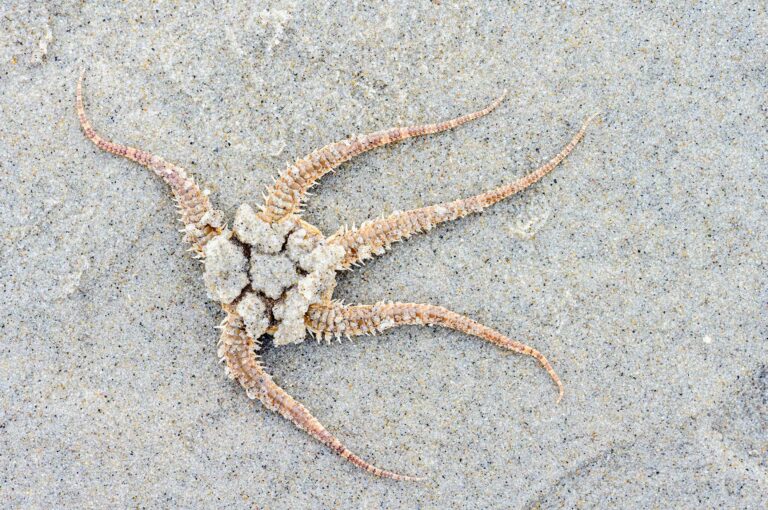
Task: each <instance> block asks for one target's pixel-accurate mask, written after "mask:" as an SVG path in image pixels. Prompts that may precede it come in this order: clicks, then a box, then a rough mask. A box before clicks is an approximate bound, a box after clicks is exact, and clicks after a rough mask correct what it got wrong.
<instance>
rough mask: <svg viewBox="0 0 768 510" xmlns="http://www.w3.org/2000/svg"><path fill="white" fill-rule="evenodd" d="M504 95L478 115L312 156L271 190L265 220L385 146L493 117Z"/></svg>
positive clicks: (367, 138)
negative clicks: (344, 166)
mask: <svg viewBox="0 0 768 510" xmlns="http://www.w3.org/2000/svg"><path fill="white" fill-rule="evenodd" d="M506 94H507V91H506V90H505V91H504V92H503V93H502V95H501V96H500V97H499V98H497V99H496V100H495V101H493V102H492V103H491V104H489V105H488V106H486V107H485V108H483V109H482V110H478V111H476V112H472V113H468V114H466V115H462V116H461V117H456V118H455V119H451V120H447V121H444V122H438V123H435V124H424V125H420V126H408V127H396V128H391V129H386V130H383V131H377V132H375V133H370V134H367V135H359V136H356V137H352V138H349V139H347V140H342V141H340V142H335V143H332V144H329V145H326V146H325V147H323V148H321V149H317V150H315V151H313V152H311V153H310V154H309V155H307V156H306V157H304V158H302V159H300V160H298V161H296V162H295V163H294V164H293V165H289V166H287V167H286V168H285V169H284V170H283V171H282V172H281V173H280V176H279V177H278V179H277V181H276V182H275V184H274V185H273V186H272V187H271V188H270V189H269V191H268V194H267V196H266V197H265V199H264V205H262V207H261V215H262V219H264V220H265V221H268V222H270V223H274V222H276V221H279V220H281V219H282V218H285V217H286V216H288V215H290V214H293V213H295V212H297V211H298V209H299V207H300V206H301V201H302V200H303V198H304V196H305V195H306V192H307V190H308V189H309V188H310V187H312V185H314V184H315V183H316V182H317V181H318V179H320V178H321V177H322V176H324V175H325V174H327V173H328V172H330V171H331V170H333V169H334V168H336V167H338V166H339V165H341V164H342V163H344V162H345V161H348V160H350V159H352V158H353V157H355V156H357V155H359V154H362V153H363V152H366V151H369V150H371V149H375V148H377V147H381V146H382V145H386V144H390V143H395V142H399V141H401V140H405V139H406V138H412V137H414V136H423V135H431V134H434V133H439V132H441V131H446V130H449V129H453V128H455V127H458V126H461V125H462V124H466V123H467V122H470V121H473V120H475V119H478V118H480V117H483V116H484V115H488V114H489V113H491V112H492V111H493V110H494V109H496V107H498V106H499V104H501V102H502V101H503V100H504V97H506Z"/></svg>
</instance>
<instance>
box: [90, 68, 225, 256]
mask: <svg viewBox="0 0 768 510" xmlns="http://www.w3.org/2000/svg"><path fill="white" fill-rule="evenodd" d="M84 76H85V71H81V73H80V79H79V80H78V82H77V117H78V118H79V119H80V126H81V127H82V128H83V132H84V133H85V136H86V137H87V138H88V139H89V140H90V141H92V142H93V143H94V144H95V145H96V146H97V147H98V148H100V149H102V150H104V151H107V152H111V153H112V154H116V155H118V156H122V157H124V158H127V159H130V160H131V161H134V162H136V163H138V164H140V165H143V166H145V167H147V168H149V169H150V170H152V171H153V172H155V174H157V175H158V176H159V177H160V178H162V179H163V181H165V183H166V184H168V185H169V186H170V187H171V191H172V192H173V195H174V197H175V198H176V201H177V204H178V207H179V213H180V215H181V221H182V222H183V223H184V227H185V229H184V232H185V237H184V238H185V240H186V241H188V242H190V243H191V244H192V246H193V248H194V249H195V251H197V252H198V253H202V250H203V247H204V246H205V243H206V242H208V240H209V239H210V238H211V237H213V236H215V235H217V234H218V233H220V232H221V227H222V226H223V221H222V219H221V217H220V216H219V214H218V213H217V212H216V211H215V210H214V209H213V208H212V207H211V204H210V201H209V200H208V196H207V195H206V194H205V193H204V192H203V191H202V190H201V189H200V188H199V187H198V186H197V184H196V183H195V179H194V178H193V177H192V176H191V175H187V172H186V171H185V170H184V169H183V168H181V167H179V166H176V165H174V164H172V163H169V162H167V161H165V160H164V159H163V158H161V157H159V156H155V155H153V154H150V153H148V152H145V151H143V150H140V149H136V148H134V147H128V146H126V145H120V144H117V143H114V142H111V141H109V140H106V139H104V138H102V137H101V136H100V135H99V134H98V133H97V132H96V131H95V130H94V129H93V126H92V125H91V122H90V121H89V120H88V117H87V116H86V114H85V106H84V105H83V78H84Z"/></svg>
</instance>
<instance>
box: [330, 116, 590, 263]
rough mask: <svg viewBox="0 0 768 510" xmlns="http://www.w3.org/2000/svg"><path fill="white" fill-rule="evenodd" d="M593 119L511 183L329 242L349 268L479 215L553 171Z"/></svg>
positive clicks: (400, 215)
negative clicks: (421, 234)
mask: <svg viewBox="0 0 768 510" xmlns="http://www.w3.org/2000/svg"><path fill="white" fill-rule="evenodd" d="M594 118H595V115H593V116H592V117H590V118H589V119H587V120H586V121H585V122H584V124H583V125H582V127H581V129H580V130H579V132H578V133H576V134H575V135H574V136H573V138H572V139H571V141H570V142H568V144H567V145H566V146H565V147H563V149H562V150H561V151H560V153H558V154H557V155H556V156H555V157H554V158H552V159H551V160H550V161H549V162H548V163H547V164H545V165H543V166H541V167H539V168H538V169H536V170H535V171H533V172H531V173H530V174H528V175H526V176H524V177H522V178H520V179H518V180H516V181H515V182H513V183H511V184H507V185H504V186H500V187H498V188H496V189H492V190H490V191H486V192H485V193H481V194H479V195H475V196H473V197H469V198H463V199H459V200H454V201H453V202H447V203H444V204H437V205H431V206H429V207H422V208H419V209H413V210H410V211H405V212H396V213H394V214H392V215H390V216H387V217H385V218H380V219H378V220H373V221H366V222H365V223H363V224H362V225H361V226H360V227H359V228H357V229H354V230H350V229H347V228H342V229H341V230H339V231H338V232H336V233H335V234H333V235H332V236H331V237H330V238H329V239H328V242H329V244H336V245H339V246H342V247H343V248H344V249H345V250H346V255H345V256H344V259H343V261H342V265H343V267H345V268H348V267H349V266H351V265H353V264H356V263H358V262H361V261H363V260H365V259H368V258H371V257H373V256H374V255H382V254H383V253H384V252H385V251H386V250H387V249H388V248H389V247H390V245H391V244H392V243H394V242H396V241H400V240H402V239H407V238H409V237H411V236H412V235H413V234H416V233H419V232H427V231H429V230H431V229H432V228H434V227H435V226H437V225H439V224H440V223H445V222H447V221H452V220H455V219H458V218H463V217H464V216H466V215H468V214H471V213H478V212H480V211H482V210H483V209H485V208H487V207H490V206H491V205H493V204H495V203H496V202H499V201H501V200H503V199H505V198H507V197H509V196H512V195H514V194H515V193H518V192H520V191H522V190H524V189H525V188H527V187H528V186H531V185H532V184H534V183H535V182H537V181H539V180H541V178H542V177H544V176H545V175H547V174H548V173H550V172H551V171H552V170H554V169H555V167H556V166H557V165H559V164H560V163H561V162H562V161H563V160H564V159H565V158H566V157H567V156H568V155H569V154H570V153H571V151H573V149H574V147H576V145H577V144H578V143H579V142H580V141H581V139H582V138H584V135H585V134H586V132H587V126H588V125H589V123H590V122H591V121H592V120H593V119H594Z"/></svg>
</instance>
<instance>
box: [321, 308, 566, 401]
mask: <svg viewBox="0 0 768 510" xmlns="http://www.w3.org/2000/svg"><path fill="white" fill-rule="evenodd" d="M306 324H307V327H308V328H309V329H310V330H311V331H312V332H314V333H316V334H317V335H319V336H324V337H325V338H332V337H339V336H342V335H346V336H357V335H372V334H376V333H379V332H382V331H386V330H387V329H390V328H394V327H396V326H402V325H410V324H421V325H429V326H432V325H435V324H436V325H438V326H443V327H445V328H449V329H454V330H456V331H461V332H462V333H466V334H468V335H472V336H475V337H478V338H482V339H483V340H486V341H488V342H490V343H492V344H495V345H498V346H499V347H502V348H504V349H507V350H510V351H514V352H517V353H520V354H525V355H528V356H532V357H533V358H535V359H536V360H537V361H538V362H539V363H540V364H541V366H542V367H544V370H546V371H547V373H548V374H549V376H550V377H551V378H552V381H554V383H555V384H556V385H557V389H558V395H559V396H558V399H557V401H558V402H560V399H562V398H563V383H562V382H560V378H559V377H558V376H557V373H556V372H555V370H554V369H553V368H552V365H550V363H549V361H547V358H545V357H544V355H543V354H541V353H540V352H539V351H537V350H536V349H534V348H532V347H529V346H527V345H525V344H523V343H520V342H516V341H515V340H512V339H510V338H507V337H506V336H504V335H502V334H501V333H499V332H498V331H496V330H493V329H491V328H489V327H487V326H483V325H482V324H480V323H478V322H475V321H473V320H472V319H470V318H468V317H465V316H463V315H460V314H458V313H456V312H452V311H450V310H448V309H446V308H443V307H440V306H434V305H425V304H417V303H379V304H376V305H355V306H343V305H340V304H338V303H333V302H331V303H324V304H317V305H312V306H310V308H309V311H308V312H307V317H306Z"/></svg>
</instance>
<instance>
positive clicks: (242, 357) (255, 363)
mask: <svg viewBox="0 0 768 510" xmlns="http://www.w3.org/2000/svg"><path fill="white" fill-rule="evenodd" d="M221 329H222V332H221V339H220V340H219V357H220V358H222V359H223V360H224V361H225V362H226V364H227V372H228V374H229V376H230V377H231V378H233V379H237V381H238V382H239V383H240V385H241V386H242V387H243V388H245V391H246V393H247V394H248V397H250V398H252V399H256V398H257V399H259V400H260V401H261V403H262V404H264V407H266V408H267V409H270V410H272V411H275V412H277V413H280V414H281V415H282V416H283V417H284V418H286V419H288V420H290V421H291V422H293V424H294V425H296V426H297V427H299V428H300V429H302V430H303V431H304V432H306V433H307V434H309V435H310V436H312V437H314V438H315V439H317V440H318V441H320V442H321V443H323V444H324V445H326V446H327V447H328V448H330V449H331V451H333V452H334V453H336V454H337V455H339V456H341V457H343V458H345V459H347V460H348V461H349V462H351V463H352V464H354V465H355V466H357V467H359V468H361V469H364V470H365V471H367V472H369V473H371V474H372V475H375V476H380V477H382V478H391V479H393V480H404V481H419V480H421V478H416V477H412V476H405V475H400V474H398V473H394V472H392V471H386V470H384V469H379V468H377V467H376V466H374V465H372V464H370V463H368V462H366V461H365V460H363V459H361V458H360V457H358V456H357V455H355V454H354V453H352V452H351V451H350V450H348V449H347V448H346V447H345V446H344V445H343V444H342V443H341V441H339V440H338V439H336V437H334V436H333V434H331V433H330V432H328V431H327V430H326V429H325V427H323V425H322V424H321V423H320V422H319V421H318V420H317V419H316V418H315V417H314V416H312V413H310V412H309V410H307V408H306V407H304V406H303V405H301V404H300V403H298V402H296V400H294V399H293V397H291V396H290V395H289V394H288V393H286V392H285V390H283V389H282V388H281V387H280V386H278V385H277V384H275V382H274V381H273V380H272V377H270V376H269V374H267V373H266V372H265V371H264V369H263V368H262V366H261V363H260V362H259V360H258V358H257V357H256V353H255V349H256V347H257V345H256V342H255V341H254V340H253V339H252V338H251V337H249V336H248V334H247V333H246V332H245V330H244V329H243V324H242V319H241V318H240V317H239V316H237V315H236V314H235V313H234V312H232V311H231V310H227V318H226V319H225V320H224V322H223V323H222V326H221Z"/></svg>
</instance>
